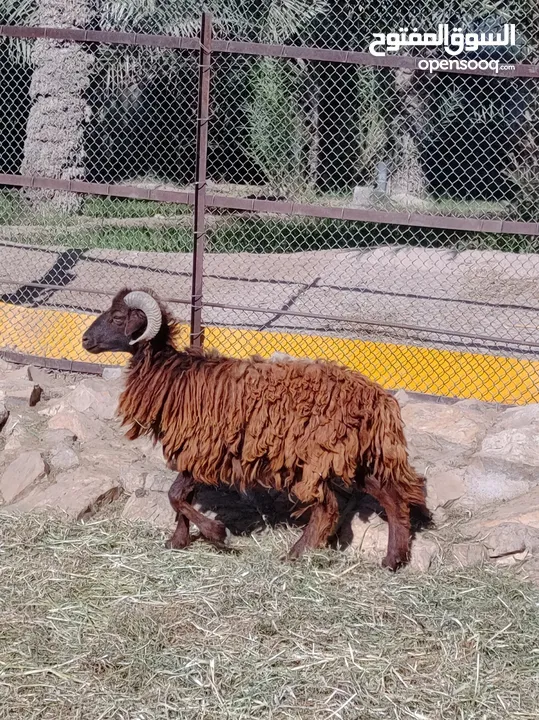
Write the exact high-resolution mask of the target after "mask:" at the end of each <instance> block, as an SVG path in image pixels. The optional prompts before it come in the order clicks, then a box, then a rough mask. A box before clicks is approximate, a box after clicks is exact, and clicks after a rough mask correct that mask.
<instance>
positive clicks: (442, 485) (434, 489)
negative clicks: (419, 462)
mask: <svg viewBox="0 0 539 720" xmlns="http://www.w3.org/2000/svg"><path fill="white" fill-rule="evenodd" d="M465 493H466V485H465V482H464V471H463V470H458V469H451V470H445V471H438V472H433V473H432V474H430V473H429V474H427V507H428V508H429V510H436V508H439V507H449V506H450V505H452V504H453V503H454V502H455V501H456V500H458V499H459V498H461V497H462V496H463V495H464V494H465Z"/></svg>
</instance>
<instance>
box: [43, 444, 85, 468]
mask: <svg viewBox="0 0 539 720" xmlns="http://www.w3.org/2000/svg"><path fill="white" fill-rule="evenodd" d="M49 464H50V467H51V470H53V471H54V472H64V471H66V470H71V469H72V468H75V467H77V466H78V465H79V464H80V461H79V456H78V455H77V453H76V452H75V451H74V450H73V448H71V447H67V446H66V445H59V446H58V447H57V448H56V449H55V450H54V451H53V452H52V453H51V456H50V460H49Z"/></svg>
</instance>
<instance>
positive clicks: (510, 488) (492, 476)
mask: <svg viewBox="0 0 539 720" xmlns="http://www.w3.org/2000/svg"><path fill="white" fill-rule="evenodd" d="M515 470H516V472H515V473H508V472H502V471H501V470H499V469H495V468H493V467H490V468H489V464H488V462H487V463H485V461H484V460H482V459H481V458H479V457H474V458H472V461H471V462H470V464H469V465H468V467H467V468H466V470H465V474H464V477H465V482H466V498H465V501H464V503H463V504H464V505H465V506H467V507H472V508H475V509H477V508H480V507H482V506H485V505H489V504H491V503H494V502H505V501H506V500H510V499H511V498H514V497H516V496H518V495H521V494H522V493H525V492H527V491H528V490H529V488H530V487H531V482H530V481H529V480H526V479H521V477H522V476H521V474H520V472H519V471H518V470H517V469H516V468H515Z"/></svg>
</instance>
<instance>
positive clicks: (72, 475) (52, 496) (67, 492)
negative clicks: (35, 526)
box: [11, 467, 121, 520]
mask: <svg viewBox="0 0 539 720" xmlns="http://www.w3.org/2000/svg"><path fill="white" fill-rule="evenodd" d="M120 493H121V488H120V487H119V486H118V483H117V481H115V479H114V478H113V476H112V474H107V475H105V474H103V473H102V472H101V471H96V470H95V469H94V468H83V467H79V468H77V469H75V470H69V471H68V472H65V473H61V474H60V475H58V477H57V478H56V482H54V483H51V484H49V485H45V486H38V487H35V488H34V489H33V490H31V491H30V493H28V494H27V495H26V496H25V497H24V498H22V499H21V500H19V501H18V502H16V503H14V504H13V505H12V506H11V509H13V510H14V511H16V512H21V513H22V512H30V511H47V512H59V513H63V514H65V515H67V516H68V517H70V518H74V519H77V520H79V519H81V518H82V517H85V516H87V515H88V514H89V513H91V512H92V511H93V510H94V509H95V508H97V507H99V506H100V504H102V503H104V502H107V501H110V500H113V499H115V498H117V497H118V496H119V494H120Z"/></svg>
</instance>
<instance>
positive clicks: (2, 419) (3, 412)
mask: <svg viewBox="0 0 539 720" xmlns="http://www.w3.org/2000/svg"><path fill="white" fill-rule="evenodd" d="M8 418H9V410H8V409H7V408H6V405H5V403H4V397H3V394H0V432H1V431H2V430H3V429H4V426H5V424H6V423H7V421H8Z"/></svg>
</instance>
